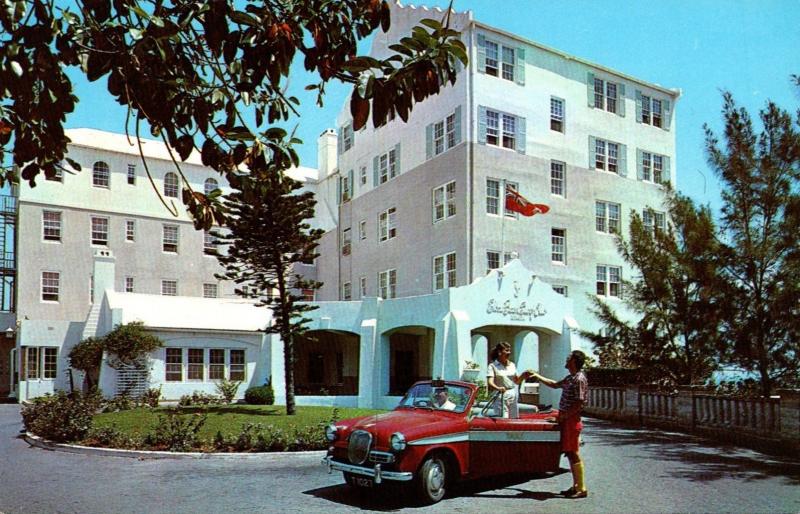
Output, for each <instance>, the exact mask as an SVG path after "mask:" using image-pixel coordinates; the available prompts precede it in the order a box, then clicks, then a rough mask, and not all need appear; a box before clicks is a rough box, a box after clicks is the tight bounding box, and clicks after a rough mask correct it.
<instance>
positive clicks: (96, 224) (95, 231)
mask: <svg viewBox="0 0 800 514" xmlns="http://www.w3.org/2000/svg"><path fill="white" fill-rule="evenodd" d="M91 225H92V233H91V236H92V244H93V245H98V246H108V218H102V217H100V216H92V217H91Z"/></svg>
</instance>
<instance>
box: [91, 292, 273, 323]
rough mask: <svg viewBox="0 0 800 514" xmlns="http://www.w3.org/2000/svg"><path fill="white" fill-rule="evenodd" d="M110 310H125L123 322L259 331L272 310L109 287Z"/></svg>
mask: <svg viewBox="0 0 800 514" xmlns="http://www.w3.org/2000/svg"><path fill="white" fill-rule="evenodd" d="M106 299H107V301H108V306H109V308H110V309H121V311H122V319H121V320H119V322H121V323H130V322H132V321H141V322H143V323H144V324H145V326H147V327H150V328H168V329H190V330H221V331H234V332H238V331H257V330H263V329H264V328H266V326H267V324H268V323H269V322H270V320H271V318H272V312H271V311H270V310H269V309H268V308H266V307H256V306H255V302H253V301H251V300H242V299H227V298H198V297H188V296H162V295H152V294H140V293H121V292H119V291H112V290H110V289H109V290H106Z"/></svg>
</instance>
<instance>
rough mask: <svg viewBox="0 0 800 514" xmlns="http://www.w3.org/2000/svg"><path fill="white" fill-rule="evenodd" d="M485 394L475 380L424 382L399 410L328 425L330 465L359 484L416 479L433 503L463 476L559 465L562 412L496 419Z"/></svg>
mask: <svg viewBox="0 0 800 514" xmlns="http://www.w3.org/2000/svg"><path fill="white" fill-rule="evenodd" d="M477 392H478V386H476V385H475V384H471V383H467V382H458V381H441V380H433V381H431V380H429V381H423V382H417V383H416V384H414V385H413V386H412V387H411V389H409V391H408V393H406V395H405V396H404V397H403V399H402V400H401V401H400V404H399V405H398V406H397V407H396V408H395V409H394V410H393V411H390V412H387V413H383V414H378V415H372V416H365V417H360V418H353V419H346V420H342V421H338V422H336V423H335V424H333V425H329V426H328V427H326V429H325V435H326V437H327V439H328V441H330V444H331V446H330V448H329V450H328V455H327V457H325V459H324V460H323V463H324V464H326V465H327V466H328V470H329V471H332V470H337V471H341V472H342V473H343V474H344V479H345V481H346V482H347V483H348V484H350V485H352V486H355V487H373V486H375V485H378V484H381V483H384V482H406V483H411V484H413V486H414V487H415V489H416V490H417V493H418V494H419V496H420V498H421V499H422V500H423V501H424V502H426V503H436V502H438V501H439V500H441V499H442V498H443V497H444V495H445V493H446V491H447V490H448V488H450V487H451V486H452V485H453V484H454V483H455V482H456V481H459V480H463V479H475V478H481V477H486V476H492V475H501V474H507V473H542V472H548V471H556V470H558V469H559V460H560V455H561V443H560V434H559V429H558V425H556V424H555V423H554V422H552V419H553V418H554V417H555V415H556V411H553V410H547V411H540V412H533V411H531V412H525V410H524V409H523V410H522V412H521V413H520V416H521V417H520V418H518V419H508V418H502V417H495V416H494V414H495V413H494V411H493V409H492V406H491V403H487V404H486V405H485V406H482V407H481V406H478V405H477V402H476V394H477Z"/></svg>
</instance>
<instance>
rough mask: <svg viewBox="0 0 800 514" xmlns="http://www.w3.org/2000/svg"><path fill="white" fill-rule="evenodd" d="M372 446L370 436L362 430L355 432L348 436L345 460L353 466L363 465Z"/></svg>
mask: <svg viewBox="0 0 800 514" xmlns="http://www.w3.org/2000/svg"><path fill="white" fill-rule="evenodd" d="M371 445H372V434H370V433H369V432H366V431H364V430H356V431H355V432H353V433H352V434H350V444H349V445H348V446H347V460H349V461H350V462H351V463H353V464H364V462H366V460H367V456H368V455H369V447H370V446H371Z"/></svg>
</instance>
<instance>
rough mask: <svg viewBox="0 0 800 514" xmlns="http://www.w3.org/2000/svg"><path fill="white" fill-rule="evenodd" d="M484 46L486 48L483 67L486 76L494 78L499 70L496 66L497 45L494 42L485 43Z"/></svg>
mask: <svg viewBox="0 0 800 514" xmlns="http://www.w3.org/2000/svg"><path fill="white" fill-rule="evenodd" d="M485 46H486V63H485V65H484V70H485V72H486V74H487V75H491V76H493V77H496V76H497V71H498V68H499V66H498V49H499V45H498V44H497V43H495V42H494V41H486V43H485Z"/></svg>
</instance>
